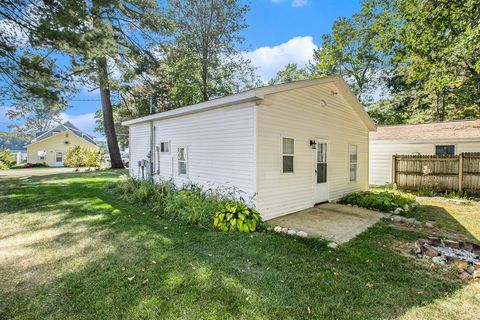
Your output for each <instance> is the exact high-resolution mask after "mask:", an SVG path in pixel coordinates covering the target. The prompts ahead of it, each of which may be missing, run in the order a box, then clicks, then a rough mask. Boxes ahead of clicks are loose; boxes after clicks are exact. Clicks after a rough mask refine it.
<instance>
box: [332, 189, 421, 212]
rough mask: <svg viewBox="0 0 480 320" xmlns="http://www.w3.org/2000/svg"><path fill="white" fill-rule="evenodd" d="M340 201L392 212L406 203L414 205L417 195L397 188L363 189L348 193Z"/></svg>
mask: <svg viewBox="0 0 480 320" xmlns="http://www.w3.org/2000/svg"><path fill="white" fill-rule="evenodd" d="M339 203H342V204H351V205H357V206H359V207H363V208H367V209H372V210H379V211H382V212H390V211H392V210H395V209H396V208H398V207H403V206H404V205H406V204H407V205H409V206H412V205H413V204H414V203H415V196H414V195H412V194H410V193H404V192H400V191H397V190H383V191H382V190H372V191H361V192H355V193H351V194H348V195H346V196H345V197H343V198H342V199H341V200H340V201H339Z"/></svg>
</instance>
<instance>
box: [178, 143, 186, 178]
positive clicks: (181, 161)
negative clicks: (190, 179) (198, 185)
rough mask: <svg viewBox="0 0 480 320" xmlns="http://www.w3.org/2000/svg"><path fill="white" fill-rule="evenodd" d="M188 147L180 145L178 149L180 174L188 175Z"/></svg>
mask: <svg viewBox="0 0 480 320" xmlns="http://www.w3.org/2000/svg"><path fill="white" fill-rule="evenodd" d="M187 156H188V155H187V148H185V147H180V148H178V149H177V162H178V175H179V176H186V175H187Z"/></svg>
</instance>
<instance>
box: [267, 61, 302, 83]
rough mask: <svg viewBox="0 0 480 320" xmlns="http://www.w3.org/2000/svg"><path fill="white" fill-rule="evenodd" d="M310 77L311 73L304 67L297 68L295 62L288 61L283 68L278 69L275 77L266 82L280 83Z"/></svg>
mask: <svg viewBox="0 0 480 320" xmlns="http://www.w3.org/2000/svg"><path fill="white" fill-rule="evenodd" d="M310 77H311V75H310V73H309V72H308V70H307V69H306V68H300V69H299V68H298V65H297V64H296V63H289V64H287V65H286V66H285V68H284V69H283V70H280V71H278V72H277V75H276V77H275V78H273V79H271V80H270V81H268V84H281V83H286V82H292V81H296V80H305V79H308V78H310Z"/></svg>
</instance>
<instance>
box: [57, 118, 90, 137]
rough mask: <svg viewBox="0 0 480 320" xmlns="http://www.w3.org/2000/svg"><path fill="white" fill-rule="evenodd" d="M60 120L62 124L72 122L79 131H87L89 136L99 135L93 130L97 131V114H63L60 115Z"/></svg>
mask: <svg viewBox="0 0 480 320" xmlns="http://www.w3.org/2000/svg"><path fill="white" fill-rule="evenodd" d="M60 118H61V119H62V122H65V121H70V122H71V123H72V124H73V125H74V126H75V127H77V128H78V129H80V130H82V131H85V132H86V133H88V134H93V135H94V136H96V135H98V133H97V134H94V132H93V130H94V129H95V113H94V112H91V113H84V114H76V115H72V114H68V113H65V112H62V113H61V114H60Z"/></svg>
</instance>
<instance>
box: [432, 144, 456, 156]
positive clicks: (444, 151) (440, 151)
mask: <svg viewBox="0 0 480 320" xmlns="http://www.w3.org/2000/svg"><path fill="white" fill-rule="evenodd" d="M435 154H436V155H437V156H445V155H454V154H455V146H454V145H446V146H435Z"/></svg>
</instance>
